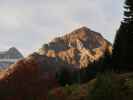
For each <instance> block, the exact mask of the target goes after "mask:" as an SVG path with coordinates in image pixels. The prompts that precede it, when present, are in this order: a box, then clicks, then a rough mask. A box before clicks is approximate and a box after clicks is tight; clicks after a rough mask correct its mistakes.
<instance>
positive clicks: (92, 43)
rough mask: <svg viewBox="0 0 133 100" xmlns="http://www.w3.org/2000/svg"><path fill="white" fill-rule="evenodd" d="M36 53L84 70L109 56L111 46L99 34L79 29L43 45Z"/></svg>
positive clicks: (82, 28) (85, 28) (86, 29)
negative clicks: (106, 55)
mask: <svg viewBox="0 0 133 100" xmlns="http://www.w3.org/2000/svg"><path fill="white" fill-rule="evenodd" d="M37 53H38V54H40V55H45V56H47V57H49V58H53V60H55V62H57V63H64V64H72V65H74V66H78V67H79V68H86V67H87V66H88V65H89V64H91V63H93V62H94V61H98V60H99V59H100V58H102V57H104V55H105V54H111V53H112V45H111V43H109V41H107V40H106V39H104V38H103V37H102V35H101V34H100V33H98V32H95V31H92V30H91V29H89V28H87V27H81V28H79V29H76V30H74V31H72V32H71V33H66V35H65V36H62V37H57V38H55V39H53V40H52V41H51V42H50V43H48V44H44V45H43V46H42V48H40V49H39V50H38V52H37Z"/></svg>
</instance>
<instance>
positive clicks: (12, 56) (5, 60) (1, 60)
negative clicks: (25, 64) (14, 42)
mask: <svg viewBox="0 0 133 100" xmlns="http://www.w3.org/2000/svg"><path fill="white" fill-rule="evenodd" d="M22 58H23V55H22V54H21V53H20V52H19V51H18V50H17V49H16V48H15V47H12V48H10V49H9V50H8V51H3V52H0V69H5V68H7V67H8V66H9V65H11V64H13V63H15V62H16V61H18V60H19V59H22Z"/></svg>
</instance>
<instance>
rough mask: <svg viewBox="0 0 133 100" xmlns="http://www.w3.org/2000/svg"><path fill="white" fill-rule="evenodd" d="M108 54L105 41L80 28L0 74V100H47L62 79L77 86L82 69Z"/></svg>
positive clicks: (86, 29)
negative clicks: (49, 92) (51, 90)
mask: <svg viewBox="0 0 133 100" xmlns="http://www.w3.org/2000/svg"><path fill="white" fill-rule="evenodd" d="M111 53H112V45H111V44H110V43H109V42H108V41H107V40H106V39H104V38H103V37H102V36H101V35H100V34H99V33H97V32H94V31H92V30H90V29H88V28H87V27H81V28H79V29H77V30H74V31H73V32H71V33H68V34H66V35H65V36H62V37H58V38H55V39H54V40H52V41H51V42H50V43H48V44H44V45H43V47H42V48H40V49H39V50H38V51H37V52H34V53H32V54H31V55H29V56H28V57H26V58H24V59H21V60H19V61H17V62H16V63H15V64H12V65H11V66H10V67H9V68H7V69H5V70H3V71H2V72H0V99H1V100H9V99H10V100H21V99H23V100H32V99H34V98H35V99H36V100H48V98H47V96H48V91H49V90H50V89H53V88H55V87H59V86H60V85H61V84H60V80H61V79H63V82H65V83H69V84H71V83H72V82H75V80H76V82H80V80H82V77H81V76H80V75H81V74H80V73H79V72H81V71H82V69H84V68H88V67H90V65H91V64H93V62H95V61H99V59H100V58H104V56H105V55H108V54H111ZM84 71H85V70H84ZM84 71H83V72H84ZM87 73H89V72H87ZM88 77H90V76H89V75H88V76H87V78H88Z"/></svg>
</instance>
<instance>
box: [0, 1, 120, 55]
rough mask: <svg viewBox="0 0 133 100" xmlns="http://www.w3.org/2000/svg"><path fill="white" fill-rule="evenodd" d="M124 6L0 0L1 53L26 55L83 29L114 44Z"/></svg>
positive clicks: (105, 3) (118, 3)
mask: <svg viewBox="0 0 133 100" xmlns="http://www.w3.org/2000/svg"><path fill="white" fill-rule="evenodd" d="M122 7H123V0H0V50H5V49H8V48H9V47H12V46H15V47H17V48H18V49H19V50H20V51H21V52H22V53H23V54H25V55H26V54H29V53H32V52H33V51H35V50H36V49H38V48H40V47H41V46H42V44H44V43H47V42H48V41H49V40H51V39H52V38H53V37H55V36H60V35H63V34H64V33H68V32H71V31H72V30H73V29H76V28H78V27H81V26H87V27H88V28H91V29H93V30H95V31H98V32H100V33H101V34H102V35H103V36H104V37H105V38H106V39H108V40H110V41H111V42H112V41H113V39H114V36H115V31H116V29H118V27H119V24H120V21H121V20H122V14H123V11H122V10H123V8H122Z"/></svg>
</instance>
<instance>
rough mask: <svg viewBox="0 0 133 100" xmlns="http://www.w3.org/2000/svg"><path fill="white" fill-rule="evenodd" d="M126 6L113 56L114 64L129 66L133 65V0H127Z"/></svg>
mask: <svg viewBox="0 0 133 100" xmlns="http://www.w3.org/2000/svg"><path fill="white" fill-rule="evenodd" d="M124 8H125V11H124V18H123V21H122V22H121V25H120V28H119V30H118V31H117V33H116V38H115V41H114V45H113V56H112V58H113V63H114V65H117V66H118V67H121V68H122V67H123V68H125V67H126V68H129V67H132V65H133V0H126V1H125V6H124ZM132 68H133V67H132Z"/></svg>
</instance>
